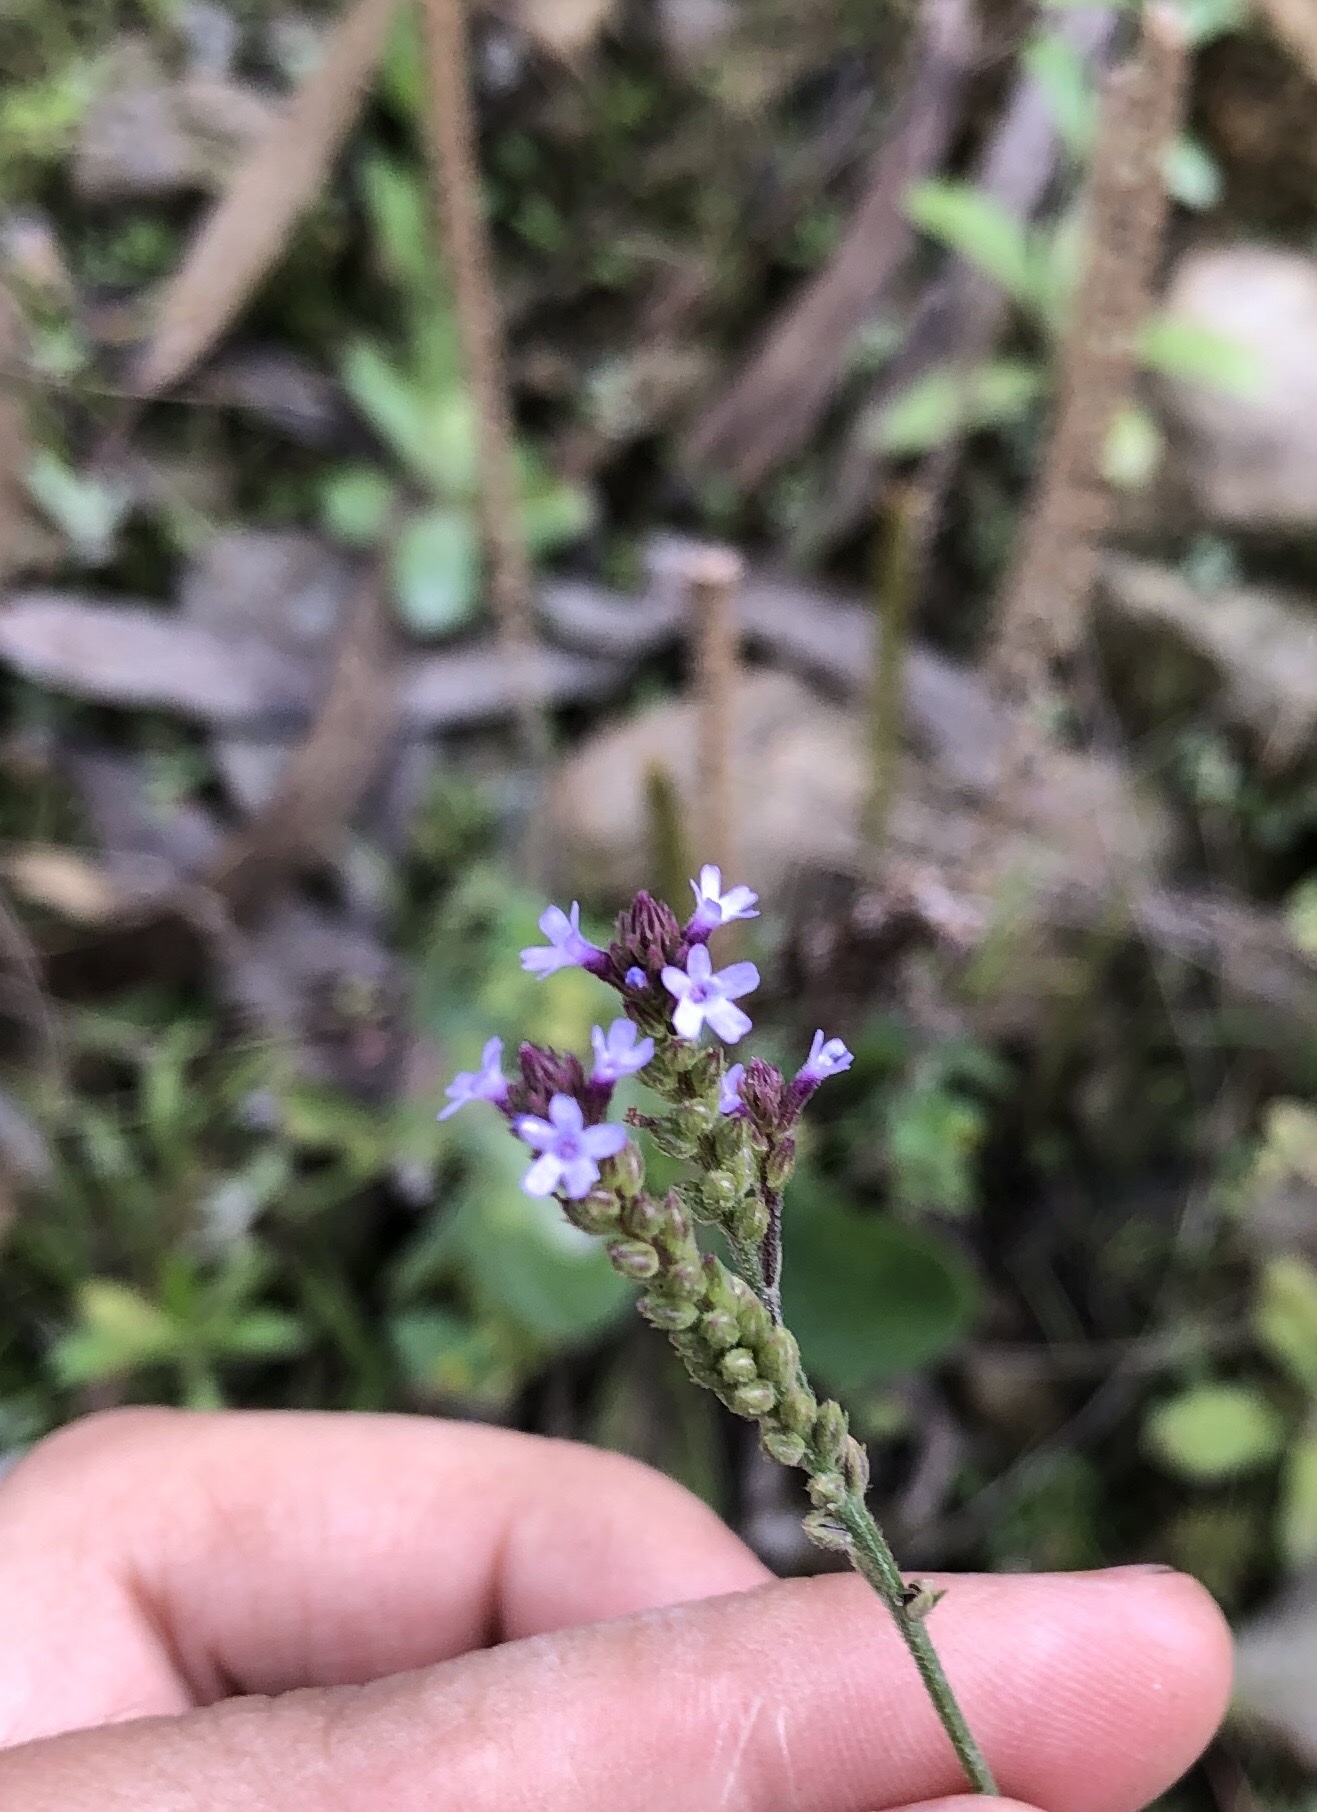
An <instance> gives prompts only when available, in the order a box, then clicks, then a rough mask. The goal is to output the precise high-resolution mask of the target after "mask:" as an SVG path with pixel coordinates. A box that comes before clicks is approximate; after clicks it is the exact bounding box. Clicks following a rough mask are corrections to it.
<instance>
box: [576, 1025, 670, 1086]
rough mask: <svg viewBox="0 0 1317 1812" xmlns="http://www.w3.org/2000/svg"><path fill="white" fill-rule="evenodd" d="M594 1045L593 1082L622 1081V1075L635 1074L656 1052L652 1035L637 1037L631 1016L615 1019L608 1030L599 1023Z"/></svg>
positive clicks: (595, 1030)
mask: <svg viewBox="0 0 1317 1812" xmlns="http://www.w3.org/2000/svg"><path fill="white" fill-rule="evenodd" d="M590 1043H591V1044H592V1045H593V1046H594V1068H593V1070H591V1072H590V1080H591V1082H606V1083H613V1082H620V1081H621V1080H622V1078H623V1076H634V1075H635V1073H636V1071H637V1070H643V1069H644V1067H645V1065H646V1064H647V1063H648V1062H649V1060H650V1058H651V1057H652V1056H653V1055H654V1040H653V1039H652V1038H639V1039H638V1038H637V1037H636V1028H635V1027H634V1026H633V1025H632V1023H631V1021H630V1020H629V1019H615V1020H614V1021H613V1023H612V1025H611V1026H609V1028H608V1031H607V1033H605V1032H604V1029H603V1027H602V1026H596V1027H595V1028H594V1030H593V1032H591V1034H590Z"/></svg>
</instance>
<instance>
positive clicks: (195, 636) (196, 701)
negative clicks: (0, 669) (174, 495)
mask: <svg viewBox="0 0 1317 1812" xmlns="http://www.w3.org/2000/svg"><path fill="white" fill-rule="evenodd" d="M0 661H5V662H7V663H8V664H9V665H10V666H11V667H14V668H16V669H17V671H18V672H19V673H21V674H23V676H24V677H25V678H26V679H30V680H35V681H36V683H37V684H38V685H41V686H47V687H49V688H50V689H51V690H52V691H55V692H67V693H70V694H71V695H72V696H73V697H75V698H90V699H96V700H99V701H103V702H105V703H108V704H115V705H135V706H143V705H148V706H161V707H163V708H164V709H166V710H172V711H178V712H181V713H182V714H183V715H185V716H190V717H200V718H202V719H205V720H208V721H211V722H217V723H250V722H253V721H256V720H265V721H271V722H278V721H279V720H280V719H285V718H287V717H289V716H302V715H304V714H305V713H306V711H307V709H308V707H309V704H310V697H309V693H308V681H307V676H306V674H305V671H304V668H303V666H302V664H301V663H298V662H296V661H294V660H292V659H290V658H289V657H288V656H287V655H284V654H282V653H281V652H280V651H279V650H278V649H275V648H272V647H270V646H269V644H268V643H262V642H259V641H257V640H256V639H255V638H253V639H251V640H250V641H247V642H236V641H233V642H230V641H226V640H224V639H222V638H221V637H219V636H217V635H213V634H211V633H210V631H209V630H206V629H203V628H200V627H199V626H198V625H196V624H194V623H189V622H185V621H182V620H180V618H178V617H176V616H170V615H168V614H167V613H166V612H164V611H160V610H153V609H151V608H150V606H148V605H140V606H134V605H101V604H96V603H92V602H90V601H88V600H86V599H82V598H76V597H69V596H66V595H65V594H63V593H60V592H39V591H32V592H25V593H21V594H18V595H16V596H14V597H11V599H10V601H9V602H8V603H7V604H6V605H5V606H4V607H3V608H0Z"/></svg>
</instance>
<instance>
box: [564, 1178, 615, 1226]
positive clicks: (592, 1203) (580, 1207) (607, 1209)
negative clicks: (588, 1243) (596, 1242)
mask: <svg viewBox="0 0 1317 1812" xmlns="http://www.w3.org/2000/svg"><path fill="white" fill-rule="evenodd" d="M618 1213H619V1207H618V1201H617V1197H616V1196H615V1195H613V1194H611V1193H610V1192H609V1191H608V1190H607V1189H592V1190H591V1191H590V1193H589V1195H587V1196H586V1197H585V1198H584V1199H583V1200H582V1201H579V1202H570V1203H569V1204H568V1206H567V1218H568V1219H569V1220H570V1221H571V1223H572V1225H573V1227H579V1228H580V1229H581V1232H582V1233H612V1232H615V1231H616V1228H617V1220H618Z"/></svg>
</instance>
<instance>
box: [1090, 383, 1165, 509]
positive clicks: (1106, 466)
mask: <svg viewBox="0 0 1317 1812" xmlns="http://www.w3.org/2000/svg"><path fill="white" fill-rule="evenodd" d="M1165 450H1166V443H1165V441H1164V440H1163V438H1162V431H1161V429H1160V428H1159V427H1158V426H1157V421H1156V418H1155V417H1154V416H1153V415H1151V414H1150V413H1149V412H1148V410H1146V409H1145V408H1143V407H1142V406H1141V405H1140V404H1139V403H1122V404H1121V406H1120V408H1119V409H1118V410H1117V412H1116V418H1115V420H1114V421H1113V422H1112V424H1111V427H1110V430H1109V431H1108V434H1107V444H1106V447H1105V448H1104V450H1103V455H1102V471H1103V476H1104V477H1105V478H1106V481H1107V483H1108V484H1110V485H1114V486H1115V488H1116V489H1117V490H1119V491H1139V490H1142V489H1143V487H1144V486H1145V485H1147V484H1151V482H1152V480H1153V479H1154V478H1155V477H1156V476H1157V468H1158V467H1159V466H1160V464H1161V462H1162V455H1163V453H1164V452H1165Z"/></svg>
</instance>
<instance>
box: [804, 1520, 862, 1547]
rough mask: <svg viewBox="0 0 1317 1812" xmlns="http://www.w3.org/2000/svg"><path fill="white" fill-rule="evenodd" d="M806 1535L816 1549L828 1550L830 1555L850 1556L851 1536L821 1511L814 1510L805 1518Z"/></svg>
mask: <svg viewBox="0 0 1317 1812" xmlns="http://www.w3.org/2000/svg"><path fill="white" fill-rule="evenodd" d="M805 1533H806V1535H808V1537H809V1539H810V1540H811V1541H812V1542H813V1543H814V1546H815V1547H816V1548H826V1549H827V1551H828V1553H829V1554H849V1553H850V1551H851V1538H850V1536H849V1535H848V1534H847V1533H846V1531H845V1530H844V1529H843V1528H842V1527H841V1525H840V1524H839V1523H834V1522H833V1520H832V1518H831V1517H830V1516H826V1515H825V1514H824V1513H823V1512H822V1511H821V1510H813V1511H811V1512H810V1514H809V1515H808V1516H807V1517H806V1518H805Z"/></svg>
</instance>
